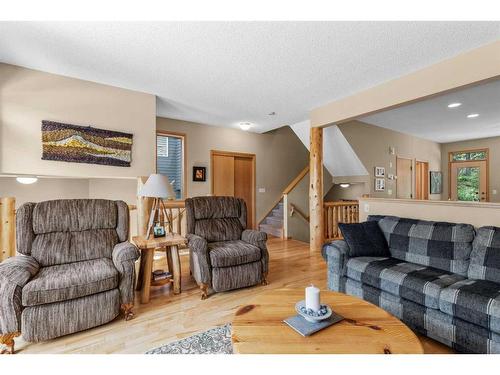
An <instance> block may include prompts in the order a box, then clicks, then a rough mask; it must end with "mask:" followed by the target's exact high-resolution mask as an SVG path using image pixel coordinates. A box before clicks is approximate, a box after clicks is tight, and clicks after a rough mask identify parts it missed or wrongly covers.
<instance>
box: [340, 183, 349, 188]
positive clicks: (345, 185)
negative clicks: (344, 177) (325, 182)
mask: <svg viewBox="0 0 500 375" xmlns="http://www.w3.org/2000/svg"><path fill="white" fill-rule="evenodd" d="M349 186H351V184H348V183H346V182H344V183H341V184H340V187H341V188H342V189H347V188H348V187H349Z"/></svg>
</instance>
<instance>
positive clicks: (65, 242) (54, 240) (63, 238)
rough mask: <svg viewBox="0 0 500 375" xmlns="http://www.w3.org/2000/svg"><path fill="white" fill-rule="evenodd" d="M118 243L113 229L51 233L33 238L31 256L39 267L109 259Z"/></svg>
mask: <svg viewBox="0 0 500 375" xmlns="http://www.w3.org/2000/svg"><path fill="white" fill-rule="evenodd" d="M117 243H118V235H117V233H116V230H115V229H91V230H85V231H81V232H78V231H77V232H52V233H43V234H39V235H37V236H36V237H35V240H34V241H33V245H32V248H31V255H32V256H33V258H35V259H36V260H37V261H38V263H40V265H41V266H54V265H57V264H64V263H72V262H80V261H83V260H91V259H98V258H111V256H112V253H113V248H114V246H115V245H116V244H117Z"/></svg>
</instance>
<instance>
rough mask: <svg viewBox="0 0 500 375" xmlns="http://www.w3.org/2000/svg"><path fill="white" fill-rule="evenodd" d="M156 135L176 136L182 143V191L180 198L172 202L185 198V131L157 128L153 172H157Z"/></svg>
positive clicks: (156, 138)
mask: <svg viewBox="0 0 500 375" xmlns="http://www.w3.org/2000/svg"><path fill="white" fill-rule="evenodd" d="M158 137H171V138H178V139H180V140H181V144H182V161H181V166H182V173H181V174H182V189H181V191H182V193H181V199H175V200H174V202H182V201H184V200H185V199H186V197H187V173H186V171H187V158H186V149H187V146H186V144H187V142H186V138H187V137H186V134H185V133H178V132H172V131H168V130H157V131H156V137H155V140H156V141H155V172H156V173H158V147H157V145H158Z"/></svg>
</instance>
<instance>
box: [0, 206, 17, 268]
mask: <svg viewBox="0 0 500 375" xmlns="http://www.w3.org/2000/svg"><path fill="white" fill-rule="evenodd" d="M14 255H16V198H13V197H7V198H0V261H3V260H5V259H7V258H10V257H13V256H14Z"/></svg>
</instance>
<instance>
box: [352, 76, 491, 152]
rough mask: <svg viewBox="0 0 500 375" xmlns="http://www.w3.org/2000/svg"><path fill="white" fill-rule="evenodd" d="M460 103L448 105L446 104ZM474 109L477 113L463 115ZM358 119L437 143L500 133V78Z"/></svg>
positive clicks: (473, 111)
mask: <svg viewBox="0 0 500 375" xmlns="http://www.w3.org/2000/svg"><path fill="white" fill-rule="evenodd" d="M457 102H458V103H462V105H461V106H460V107H457V108H448V104H451V103H457ZM471 113H477V114H479V117H476V118H467V115H468V114H471ZM361 121H364V122H367V123H369V124H373V125H377V126H380V127H383V128H387V129H392V130H397V131H400V132H403V133H407V134H412V135H415V136H417V137H421V138H426V139H430V140H432V141H435V142H439V143H446V142H455V141H463V140H467V139H478V138H487V137H495V136H500V80H497V81H493V82H490V83H486V84H481V85H478V86H473V87H469V88H466V89H463V90H459V91H456V92H453V93H450V94H445V95H441V96H437V97H434V98H432V99H429V100H424V101H421V102H417V103H414V104H409V105H406V106H403V107H400V108H397V109H393V110H389V111H385V112H380V113H377V114H375V115H371V116H366V117H364V118H362V119H361Z"/></svg>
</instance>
